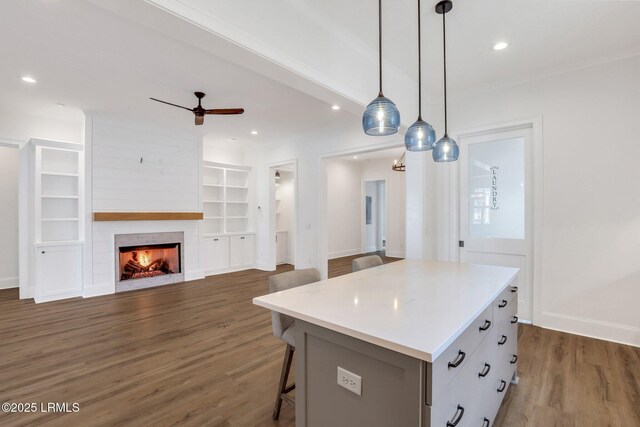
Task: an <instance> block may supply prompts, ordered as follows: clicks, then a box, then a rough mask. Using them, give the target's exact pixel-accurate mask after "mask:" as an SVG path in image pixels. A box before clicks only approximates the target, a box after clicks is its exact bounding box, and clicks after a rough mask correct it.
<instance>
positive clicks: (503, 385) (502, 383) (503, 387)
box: [498, 380, 507, 393]
mask: <svg viewBox="0 0 640 427" xmlns="http://www.w3.org/2000/svg"><path fill="white" fill-rule="evenodd" d="M505 388H507V383H506V382H505V380H500V387H498V393H502V392H503V391H504V389H505Z"/></svg>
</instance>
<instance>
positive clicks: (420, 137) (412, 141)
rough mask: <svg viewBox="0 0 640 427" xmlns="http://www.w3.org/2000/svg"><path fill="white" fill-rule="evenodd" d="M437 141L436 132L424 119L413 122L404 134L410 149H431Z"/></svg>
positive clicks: (407, 146) (405, 144) (406, 146)
mask: <svg viewBox="0 0 640 427" xmlns="http://www.w3.org/2000/svg"><path fill="white" fill-rule="evenodd" d="M435 143H436V132H435V131H434V130H433V127H432V126H431V125H430V124H429V123H427V122H425V121H424V120H422V119H418V120H417V121H416V122H415V123H414V124H412V125H411V126H410V127H409V129H408V130H407V133H406V134H405V135H404V146H405V148H406V149H407V150H409V151H429V150H431V149H432V148H433V144H435Z"/></svg>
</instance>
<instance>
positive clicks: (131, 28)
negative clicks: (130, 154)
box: [0, 0, 640, 143]
mask: <svg viewBox="0 0 640 427" xmlns="http://www.w3.org/2000/svg"><path fill="white" fill-rule="evenodd" d="M161 2H162V1H161V0H147V1H146V2H141V1H138V2H125V1H120V2H115V1H114V2H101V1H100V0H85V1H82V0H74V1H62V0H22V1H12V2H6V1H5V2H2V4H1V5H0V52H1V54H2V61H3V64H2V67H0V93H2V97H0V110H5V111H14V112H31V113H33V114H36V115H46V116H52V117H60V118H64V119H70V120H78V121H79V120H81V112H80V110H84V111H102V112H108V113H113V114H118V115H126V116H129V117H134V118H139V119H140V120H145V121H148V120H154V121H157V122H162V123H168V124H171V125H173V126H178V127H184V128H185V129H194V128H195V127H194V126H193V124H192V123H193V117H192V116H191V114H190V113H188V112H186V111H184V110H180V109H174V108H172V107H169V106H165V105H161V104H158V103H154V102H153V101H150V100H148V97H150V96H153V97H157V98H160V99H165V100H167V101H169V102H173V103H177V104H181V105H185V106H191V105H195V98H194V97H193V95H192V92H193V91H195V90H200V91H204V92H206V93H207V97H206V98H205V100H204V101H205V102H204V104H205V107H207V108H217V107H244V108H245V109H246V113H245V114H244V115H242V116H227V117H212V116H209V117H207V118H206V120H205V125H204V126H202V127H201V128H197V130H198V131H199V132H200V133H201V134H203V135H205V136H207V140H209V141H220V142H227V143H228V142H230V141H231V140H232V139H234V138H235V139H236V140H237V142H238V143H243V142H260V141H265V140H269V141H272V140H278V139H284V138H290V137H291V136H292V135H296V134H299V133H304V132H307V131H309V130H315V129H318V128H322V127H325V126H330V125H333V124H335V122H336V121H343V120H359V117H358V115H359V114H358V115H354V114H355V113H356V112H359V111H360V110H361V107H360V106H359V105H358V104H357V103H354V102H353V101H358V102H360V103H361V100H360V99H355V100H354V99H353V98H351V99H346V98H343V99H340V96H338V95H336V96H335V99H336V100H340V101H342V102H343V103H344V104H348V103H350V104H351V105H350V107H349V108H347V110H350V111H351V112H352V113H354V114H350V113H349V112H348V111H345V108H343V110H341V111H333V110H331V109H330V104H329V102H333V100H329V101H328V102H325V101H320V100H319V99H317V98H315V97H313V96H309V95H307V94H304V93H302V92H301V91H298V90H295V89H292V88H291V87H290V86H295V84H293V83H289V82H287V81H286V79H284V81H283V79H280V80H281V82H283V83H284V84H282V83H277V82H276V81H274V80H272V79H270V78H267V77H265V76H264V74H266V73H265V72H264V70H263V69H261V68H260V67H252V70H257V71H260V72H254V71H252V70H250V69H247V68H246V67H242V66H239V65H237V64H238V63H239V62H238V61H235V62H230V61H229V60H228V59H233V58H232V56H233V55H223V53H222V51H216V49H217V46H218V45H216V44H215V43H216V40H215V39H214V36H211V35H209V36H207V37H209V38H207V37H205V36H204V34H205V33H206V34H209V33H207V32H206V31H203V30H202V29H201V28H196V27H194V26H192V25H190V24H187V23H185V21H183V20H182V19H180V18H179V17H177V16H174V15H171V14H168V13H165V12H164V11H161V10H160V9H157V8H155V7H154V6H152V5H151V4H150V3H161ZM165 3H167V4H175V5H178V4H179V5H182V6H185V7H190V8H193V9H194V10H195V9H199V10H201V11H203V13H206V14H208V15H211V16H214V17H216V16H217V18H218V19H219V20H221V21H224V22H225V23H227V24H229V25H232V24H233V25H235V26H236V27H237V29H238V31H239V32H240V33H242V32H244V33H247V34H249V33H252V34H253V35H254V36H255V37H258V38H259V39H260V40H261V42H262V43H263V45H264V46H268V45H269V44H271V45H276V46H278V47H280V48H282V49H284V48H285V46H288V47H289V48H290V50H289V51H287V53H288V54H289V55H291V56H292V57H293V59H296V58H302V57H303V53H305V54H307V55H308V54H309V53H311V54H312V55H319V57H318V60H319V63H321V64H323V66H324V68H323V71H325V72H326V73H327V74H331V73H332V72H333V71H334V68H335V67H336V66H337V64H339V63H340V58H339V57H335V58H334V57H332V52H320V51H318V52H308V50H309V46H310V43H311V42H312V41H313V39H314V38H317V37H320V36H323V34H316V33H315V32H313V33H310V32H304V31H300V28H299V27H298V26H297V25H300V23H305V24H306V23H309V22H310V20H312V21H313V24H314V25H315V26H314V28H316V29H318V28H320V27H321V26H324V27H325V29H328V30H327V31H328V32H329V33H331V34H339V35H340V39H339V40H341V41H343V42H344V43H345V44H348V45H349V47H354V48H355V49H356V50H357V51H358V52H359V53H362V54H366V55H368V56H367V57H370V59H371V61H373V62H375V61H376V60H377V53H376V42H377V25H376V23H377V19H376V14H377V4H376V2H375V1H373V0H367V1H365V0H357V1H356V0H354V1H344V0H323V1H321V2H320V1H313V0H262V1H260V2H228V1H227V0H206V1H205V0H180V1H179V2H178V1H175V2H165ZM433 3H435V2H433ZM416 4H417V3H416V1H415V0H393V1H385V2H384V29H385V63H386V66H387V70H388V72H389V74H388V75H389V76H391V77H394V78H395V77H397V78H398V79H399V80H403V76H404V77H406V80H407V81H409V82H414V83H415V80H416V77H417V70H416V65H417V64H416V41H415V37H416V29H415V25H416V15H415V8H416ZM422 4H423V17H424V18H423V19H424V20H423V31H424V33H423V34H424V36H423V37H424V38H423V40H424V43H423V48H424V58H423V72H424V81H425V85H426V86H427V89H428V91H427V95H426V96H425V98H426V102H439V99H440V96H441V95H440V94H441V92H442V87H441V73H442V71H441V44H440V43H441V35H440V31H441V27H440V25H441V21H440V16H438V15H435V13H434V12H433V10H432V7H433V4H428V3H427V2H424V1H423V3H422ZM107 8H109V9H107ZM115 9H118V10H117V11H116V10H115ZM151 9H153V10H155V11H156V13H157V14H154V13H152V11H151ZM281 12H282V13H281ZM285 12H286V13H285ZM229 13H233V15H225V14H229ZM158 14H162V15H163V16H159V15H158ZM216 14H217V15H216ZM447 19H448V21H447V22H448V25H447V28H448V41H449V52H448V53H449V55H448V58H449V82H450V89H451V91H452V92H454V93H455V92H457V93H458V94H463V93H468V92H472V91H475V90H485V89H487V88H491V87H495V86H502V85H509V84H514V83H517V82H521V81H525V80H529V79H534V78H538V77H542V76H546V75H552V74H554V73H558V72H561V71H564V70H568V69H572V68H579V67H584V66H588V65H590V64H594V63H599V62H605V61H608V60H612V59H615V58H619V57H624V56H630V55H637V54H640V25H638V22H640V2H637V1H580V0H575V1H562V0H551V1H543V0H484V1H476V0H456V1H455V6H454V10H453V11H452V12H451V13H450V14H449V15H448V18H447ZM160 20H162V21H163V25H162V26H160V25H159V24H158V22H160ZM186 25H190V27H193V29H187V28H186V27H185V26H186ZM195 32H200V33H202V34H203V35H198V34H196V33H195ZM194 35H196V37H194ZM200 36H201V37H200ZM218 38H219V39H220V37H218ZM498 40H506V41H507V42H509V48H507V49H506V50H504V51H501V52H495V51H493V50H491V46H492V45H493V43H494V42H496V41H498ZM229 42H230V44H233V40H230V41H229ZM234 49H236V50H237V51H241V50H244V49H243V48H241V47H239V46H235V47H234ZM255 53H259V52H253V53H251V55H253V56H255V57H256V58H258V57H260V55H255ZM221 56H223V57H224V58H227V59H223V58H222V57H221ZM307 57H308V56H307ZM298 62H299V63H300V67H302V68H304V65H305V64H304V63H303V62H302V61H300V60H298ZM366 65H367V68H366V69H367V70H368V69H369V68H370V67H369V65H370V64H366ZM287 72H289V73H290V75H291V76H296V77H299V76H300V75H303V74H304V73H300V72H298V70H287ZM24 74H30V75H33V76H34V77H35V78H36V79H38V83H37V84H36V85H32V86H29V85H27V84H24V83H23V82H21V81H20V76H22V75H24ZM336 75H337V74H336ZM357 78H358V79H359V81H361V82H365V83H366V87H367V88H368V86H369V83H370V82H369V80H374V79H375V69H374V70H373V72H372V73H368V72H367V73H366V74H362V75H360V74H358V75H357ZM316 86H317V85H316ZM410 86H411V85H408V86H407V85H406V84H405V86H404V87H410ZM306 92H307V93H313V90H312V89H310V90H306ZM334 92H335V90H334ZM338 92H339V91H338ZM374 92H375V91H374V90H371V97H373V96H374V95H375V94H374ZM366 93H369V92H368V91H367V92H366ZM409 94H410V95H411V97H410V98H411V99H413V92H412V91H410V92H409ZM332 96H334V95H329V96H328V97H327V96H325V97H324V99H327V100H328V99H329V98H330V97H332ZM59 102H60V103H64V104H66V107H65V108H59V107H57V106H56V103H59ZM404 107H405V106H404V105H403V106H401V108H404ZM254 129H256V130H258V131H259V135H257V136H255V137H254V136H251V135H250V131H251V130H254Z"/></svg>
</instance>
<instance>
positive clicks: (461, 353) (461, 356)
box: [449, 350, 467, 369]
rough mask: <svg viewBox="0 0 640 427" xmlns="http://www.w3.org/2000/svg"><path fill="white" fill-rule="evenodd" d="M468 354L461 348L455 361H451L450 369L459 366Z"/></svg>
mask: <svg viewBox="0 0 640 427" xmlns="http://www.w3.org/2000/svg"><path fill="white" fill-rule="evenodd" d="M466 355H467V354H466V353H465V352H464V351H462V350H459V351H458V356H456V359H455V360H454V361H453V362H449V369H451V368H457V367H458V366H460V364H461V363H462V361H463V360H464V358H465V356H466Z"/></svg>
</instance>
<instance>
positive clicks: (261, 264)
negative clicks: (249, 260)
mask: <svg viewBox="0 0 640 427" xmlns="http://www.w3.org/2000/svg"><path fill="white" fill-rule="evenodd" d="M253 268H256V269H258V270H262V271H276V269H275V268H272V267H271V266H269V264H267V263H266V262H259V263H257V264H256V265H255V266H253Z"/></svg>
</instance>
